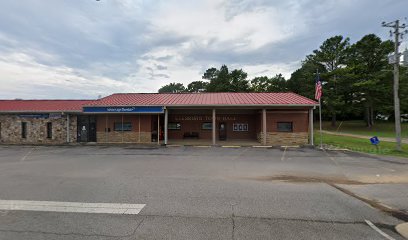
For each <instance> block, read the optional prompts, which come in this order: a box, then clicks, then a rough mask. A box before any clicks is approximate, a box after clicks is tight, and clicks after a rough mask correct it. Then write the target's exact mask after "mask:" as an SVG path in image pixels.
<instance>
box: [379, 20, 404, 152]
mask: <svg viewBox="0 0 408 240" xmlns="http://www.w3.org/2000/svg"><path fill="white" fill-rule="evenodd" d="M382 26H383V27H389V28H393V29H394V31H390V35H391V36H392V34H394V37H395V40H394V58H393V60H394V113H395V138H396V143H397V146H396V149H397V151H401V150H402V148H401V113H400V100H399V95H398V94H399V64H400V53H399V50H398V48H399V45H400V42H399V40H400V37H401V38H402V36H403V34H404V33H406V31H405V32H404V33H400V29H402V28H405V27H406V26H405V24H402V25H400V24H399V20H396V21H394V22H389V23H386V22H382Z"/></svg>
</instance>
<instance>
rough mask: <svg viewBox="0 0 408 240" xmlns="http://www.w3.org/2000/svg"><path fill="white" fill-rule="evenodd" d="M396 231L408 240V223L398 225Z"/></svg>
mask: <svg viewBox="0 0 408 240" xmlns="http://www.w3.org/2000/svg"><path fill="white" fill-rule="evenodd" d="M395 230H397V232H398V233H399V234H401V235H402V236H403V237H404V238H406V239H408V222H406V223H401V224H399V225H397V226H396V227H395Z"/></svg>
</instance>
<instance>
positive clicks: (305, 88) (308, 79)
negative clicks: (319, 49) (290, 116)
mask: <svg viewBox="0 0 408 240" xmlns="http://www.w3.org/2000/svg"><path fill="white" fill-rule="evenodd" d="M316 70H319V72H320V73H325V72H326V69H325V67H324V66H323V65H321V64H319V63H316V62H313V61H310V60H307V59H306V60H305V61H303V62H302V66H301V68H299V69H297V70H296V71H294V72H293V73H292V75H291V76H290V79H289V80H288V81H287V82H286V87H287V90H288V91H291V92H294V93H297V94H299V95H302V96H305V97H308V98H310V99H314V94H315V84H316V82H315V81H316ZM323 91H325V90H323ZM323 94H324V95H325V94H326V93H325V92H323Z"/></svg>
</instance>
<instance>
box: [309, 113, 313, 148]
mask: <svg viewBox="0 0 408 240" xmlns="http://www.w3.org/2000/svg"><path fill="white" fill-rule="evenodd" d="M313 132H314V129H313V108H311V109H310V110H309V144H310V145H312V146H314V141H313Z"/></svg>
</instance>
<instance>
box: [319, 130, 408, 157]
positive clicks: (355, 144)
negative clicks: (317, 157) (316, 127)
mask: <svg viewBox="0 0 408 240" xmlns="http://www.w3.org/2000/svg"><path fill="white" fill-rule="evenodd" d="M322 136H323V144H328V145H332V146H335V147H338V148H347V149H350V150H352V151H356V152H365V153H371V154H379V155H391V156H398V157H406V158H408V144H403V145H402V150H403V151H402V152H398V151H396V150H395V143H391V142H380V144H379V148H378V150H377V149H376V147H375V146H373V145H372V144H371V143H370V141H369V140H368V139H361V138H354V137H348V136H336V135H331V134H322ZM314 141H315V145H316V146H318V145H319V144H320V134H319V132H318V131H315V134H314Z"/></svg>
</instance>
